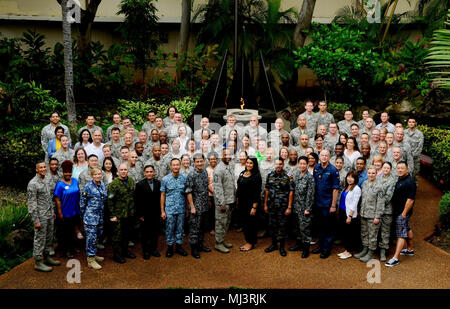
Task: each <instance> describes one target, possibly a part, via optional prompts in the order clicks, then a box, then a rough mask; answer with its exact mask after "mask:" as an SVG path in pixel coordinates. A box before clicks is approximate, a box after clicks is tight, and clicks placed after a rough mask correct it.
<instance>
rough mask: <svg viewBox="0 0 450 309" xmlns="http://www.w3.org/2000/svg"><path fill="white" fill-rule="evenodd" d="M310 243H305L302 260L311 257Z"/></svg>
mask: <svg viewBox="0 0 450 309" xmlns="http://www.w3.org/2000/svg"><path fill="white" fill-rule="evenodd" d="M309 246H310V244H309V242H305V243H304V244H303V253H302V259H306V258H307V257H308V256H309Z"/></svg>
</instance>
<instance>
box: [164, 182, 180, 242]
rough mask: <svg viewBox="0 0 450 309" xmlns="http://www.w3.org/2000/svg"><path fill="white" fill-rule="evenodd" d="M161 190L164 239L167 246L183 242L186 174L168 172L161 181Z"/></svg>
mask: <svg viewBox="0 0 450 309" xmlns="http://www.w3.org/2000/svg"><path fill="white" fill-rule="evenodd" d="M161 192H165V194H166V197H165V204H164V211H165V213H166V217H167V218H166V241H167V245H168V246H172V245H173V244H174V243H177V244H178V245H181V244H183V231H184V217H185V213H186V200H185V193H186V176H184V175H183V174H179V175H178V177H176V178H175V177H174V176H173V174H168V175H166V176H164V177H163V179H162V181H161Z"/></svg>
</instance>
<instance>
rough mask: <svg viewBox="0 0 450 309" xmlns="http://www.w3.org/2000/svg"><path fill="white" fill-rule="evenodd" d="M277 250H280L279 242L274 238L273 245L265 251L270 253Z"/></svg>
mask: <svg viewBox="0 0 450 309" xmlns="http://www.w3.org/2000/svg"><path fill="white" fill-rule="evenodd" d="M275 250H278V246H277V240H276V239H273V238H272V244H271V245H270V246H269V247H268V248H266V249H264V252H265V253H270V252H272V251H275Z"/></svg>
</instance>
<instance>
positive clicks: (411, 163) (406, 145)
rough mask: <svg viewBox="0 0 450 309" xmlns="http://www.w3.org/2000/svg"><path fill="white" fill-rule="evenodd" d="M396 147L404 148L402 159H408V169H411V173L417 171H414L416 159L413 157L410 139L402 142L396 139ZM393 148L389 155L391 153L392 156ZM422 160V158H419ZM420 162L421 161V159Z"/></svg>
mask: <svg viewBox="0 0 450 309" xmlns="http://www.w3.org/2000/svg"><path fill="white" fill-rule="evenodd" d="M394 147H400V148H401V150H402V160H404V161H406V164H407V165H408V169H409V174H410V175H413V174H414V173H415V171H414V159H413V155H412V148H411V146H410V144H409V140H408V141H405V140H403V141H402V142H398V141H394ZM392 149H393V148H391V149H389V150H388V155H390V156H391V157H392ZM419 160H420V158H419ZM419 163H420V161H419Z"/></svg>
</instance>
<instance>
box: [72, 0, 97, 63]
mask: <svg viewBox="0 0 450 309" xmlns="http://www.w3.org/2000/svg"><path fill="white" fill-rule="evenodd" d="M100 2H102V0H86V9H85V10H81V23H79V24H77V30H78V31H77V32H76V33H77V40H78V51H79V53H80V55H81V57H83V55H85V54H86V53H87V51H88V49H89V44H90V43H91V36H92V24H93V23H94V19H95V14H97V9H98V6H99V5H100Z"/></svg>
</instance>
